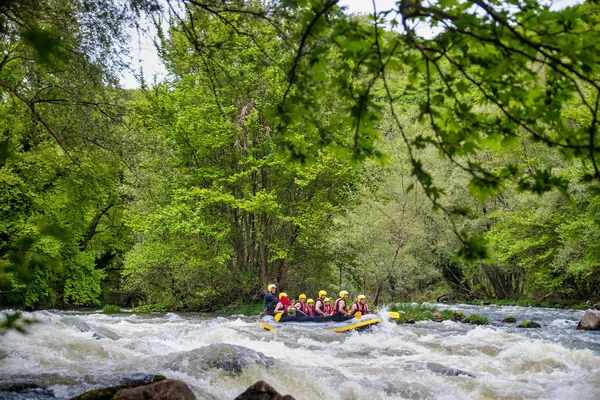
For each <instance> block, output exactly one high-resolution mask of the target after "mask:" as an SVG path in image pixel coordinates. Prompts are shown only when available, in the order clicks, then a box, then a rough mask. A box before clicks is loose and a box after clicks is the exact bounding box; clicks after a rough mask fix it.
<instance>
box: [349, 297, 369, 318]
mask: <svg viewBox="0 0 600 400" xmlns="http://www.w3.org/2000/svg"><path fill="white" fill-rule="evenodd" d="M356 312H360V313H361V315H366V314H369V313H370V311H369V306H367V296H365V295H364V294H359V295H358V297H357V298H356V303H354V304H352V308H351V309H350V314H352V315H354V314H355V313H356Z"/></svg>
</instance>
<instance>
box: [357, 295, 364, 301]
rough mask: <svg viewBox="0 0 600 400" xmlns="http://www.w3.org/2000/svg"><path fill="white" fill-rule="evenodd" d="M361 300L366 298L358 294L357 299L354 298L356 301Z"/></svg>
mask: <svg viewBox="0 0 600 400" xmlns="http://www.w3.org/2000/svg"><path fill="white" fill-rule="evenodd" d="M362 299H365V300H366V299H367V296H365V295H364V294H359V295H358V297H357V298H356V300H357V301H361V300H362Z"/></svg>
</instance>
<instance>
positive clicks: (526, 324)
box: [517, 321, 542, 328]
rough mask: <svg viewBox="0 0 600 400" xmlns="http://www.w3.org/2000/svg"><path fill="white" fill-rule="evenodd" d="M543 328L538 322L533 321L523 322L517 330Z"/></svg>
mask: <svg viewBox="0 0 600 400" xmlns="http://www.w3.org/2000/svg"><path fill="white" fill-rule="evenodd" d="M541 327H542V326H541V325H540V324H538V323H537V322H533V321H523V322H521V323H520V324H519V326H518V327H517V328H541Z"/></svg>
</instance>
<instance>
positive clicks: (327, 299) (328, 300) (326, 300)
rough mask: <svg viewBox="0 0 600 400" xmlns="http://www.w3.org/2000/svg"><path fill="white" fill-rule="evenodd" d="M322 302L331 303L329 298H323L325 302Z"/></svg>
mask: <svg viewBox="0 0 600 400" xmlns="http://www.w3.org/2000/svg"><path fill="white" fill-rule="evenodd" d="M323 302H325V303H331V299H330V298H329V297H325V300H323Z"/></svg>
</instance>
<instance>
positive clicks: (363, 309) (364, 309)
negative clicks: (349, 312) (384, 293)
mask: <svg viewBox="0 0 600 400" xmlns="http://www.w3.org/2000/svg"><path fill="white" fill-rule="evenodd" d="M354 304H355V305H356V311H360V312H361V313H362V315H365V314H367V313H368V312H369V307H367V305H366V304H364V305H363V304H362V303H361V302H360V301H357V302H356V303H354Z"/></svg>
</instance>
